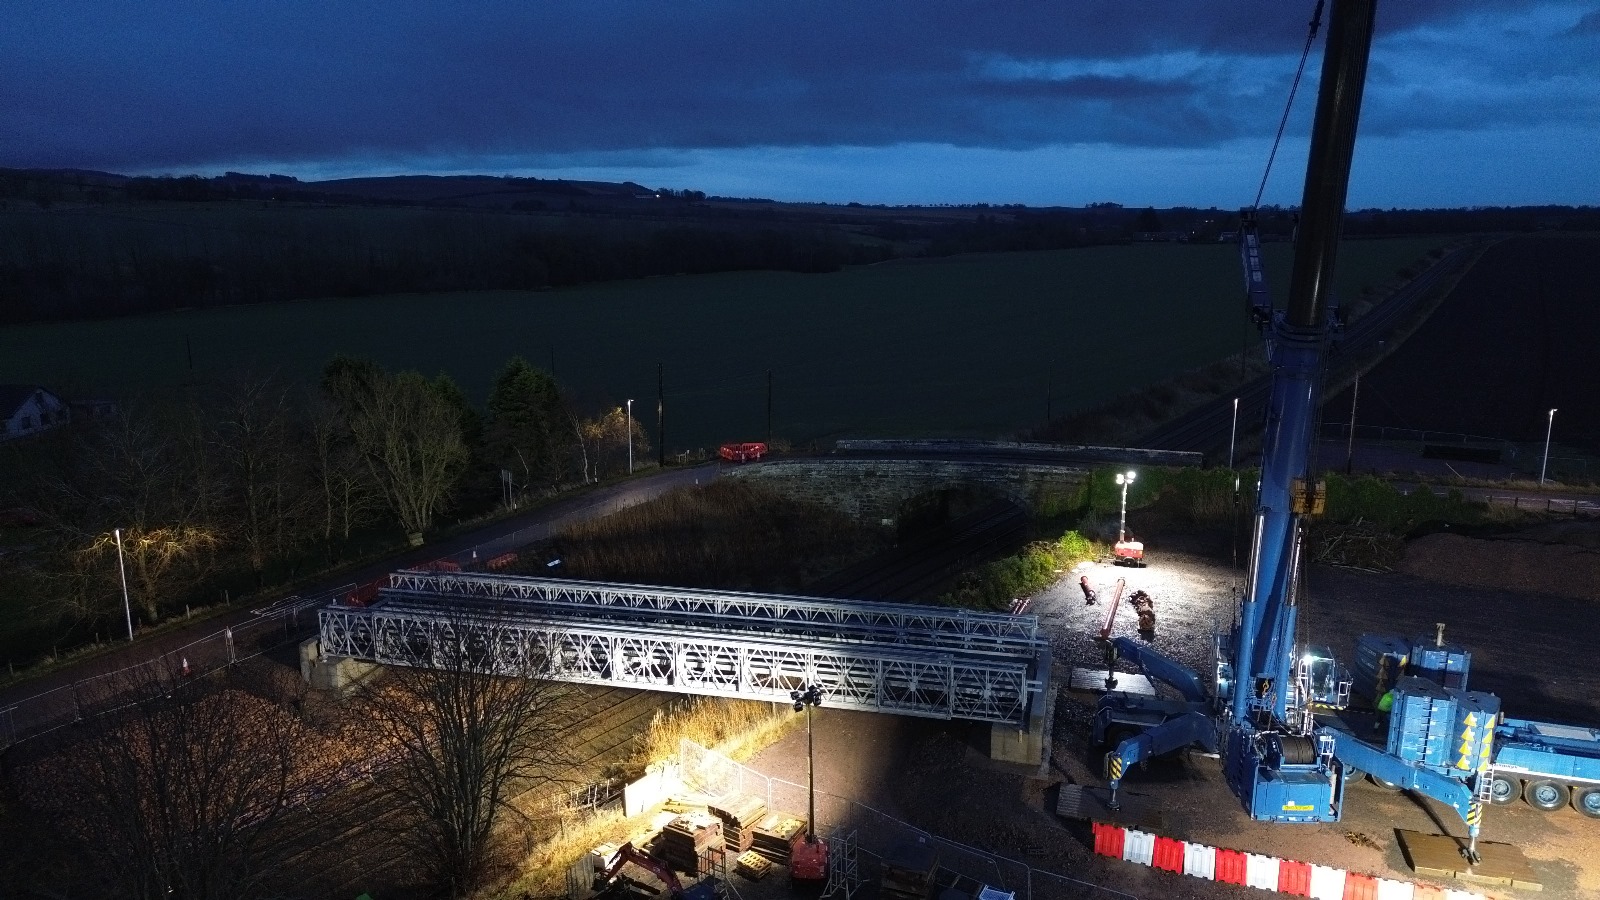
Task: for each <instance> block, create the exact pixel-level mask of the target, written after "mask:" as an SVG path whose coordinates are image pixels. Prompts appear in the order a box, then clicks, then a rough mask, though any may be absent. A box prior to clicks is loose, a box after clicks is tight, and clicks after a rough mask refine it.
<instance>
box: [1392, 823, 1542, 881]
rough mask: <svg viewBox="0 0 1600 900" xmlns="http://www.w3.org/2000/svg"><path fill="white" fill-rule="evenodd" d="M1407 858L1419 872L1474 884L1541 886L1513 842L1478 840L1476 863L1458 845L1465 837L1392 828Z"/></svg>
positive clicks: (1461, 843)
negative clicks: (1471, 862)
mask: <svg viewBox="0 0 1600 900" xmlns="http://www.w3.org/2000/svg"><path fill="white" fill-rule="evenodd" d="M1394 833H1395V837H1397V838H1399V839H1400V850H1401V852H1403V853H1404V854H1405V857H1406V862H1408V863H1410V864H1411V868H1412V869H1414V870H1415V871H1416V873H1417V874H1418V875H1434V876H1438V877H1442V878H1457V879H1460V880H1461V881H1469V882H1474V883H1477V884H1493V885H1499V886H1501V887H1509V888H1516V889H1519V890H1524V891H1539V890H1543V889H1544V885H1543V884H1541V883H1540V881H1539V876H1538V875H1537V874H1535V873H1534V871H1533V866H1531V865H1529V864H1528V858H1527V857H1526V856H1523V855H1522V850H1521V849H1520V848H1518V847H1517V846H1515V845H1513V844H1502V843H1499V842H1496V841H1478V863H1477V865H1468V864H1467V859H1466V857H1464V856H1462V855H1461V848H1462V847H1463V846H1465V844H1466V838H1457V837H1451V836H1449V835H1445V834H1423V833H1422V832H1420V831H1407V830H1405V829H1404V828H1396V829H1395V830H1394Z"/></svg>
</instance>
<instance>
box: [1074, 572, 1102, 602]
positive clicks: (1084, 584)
mask: <svg viewBox="0 0 1600 900" xmlns="http://www.w3.org/2000/svg"><path fill="white" fill-rule="evenodd" d="M1078 587H1081V588H1083V605H1084V606H1093V605H1094V602H1095V601H1096V600H1098V599H1100V598H1099V597H1096V596H1095V594H1094V588H1092V587H1089V576H1087V575H1085V576H1083V577H1081V578H1079V579H1078Z"/></svg>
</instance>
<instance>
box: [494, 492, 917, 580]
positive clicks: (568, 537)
mask: <svg viewBox="0 0 1600 900" xmlns="http://www.w3.org/2000/svg"><path fill="white" fill-rule="evenodd" d="M890 538H891V535H889V534H888V533H887V532H886V530H885V529H880V528H874V527H870V526H865V525H860V524H857V523H856V522H854V521H852V520H851V519H850V518H849V517H848V516H846V515H844V514H843V513H840V512H838V511H836V510H832V509H829V508H827V507H823V506H818V505H816V504H811V503H802V502H799V501H795V500H790V499H786V498H784V497H781V496H779V495H778V494H775V493H773V492H772V491H770V490H767V489H765V488H762V487H760V486H758V485H755V484H752V483H750V482H749V481H746V480H744V479H718V480H716V481H713V482H711V483H709V484H706V485H702V486H699V487H694V488H681V489H679V490H675V491H672V492H670V493H668V494H666V495H665V496H662V497H658V498H656V499H654V500H651V501H649V502H647V503H641V504H639V505H638V506H634V507H630V508H628V509H626V510H623V511H621V512H618V513H614V514H612V515H609V516H606V517H604V518H600V519H595V520H593V521H589V522H585V523H582V524H579V525H574V526H571V527H569V528H567V529H565V530H564V531H562V533H561V535H560V536H559V537H558V538H557V539H556V540H555V541H554V542H553V543H552V545H551V546H550V547H548V548H546V549H545V550H544V552H542V553H535V554H525V555H524V559H525V560H526V561H525V562H523V563H522V566H523V570H524V571H525V572H527V573H528V574H541V573H542V572H543V571H544V569H545V565H544V561H545V560H547V559H560V560H561V569H562V574H563V575H564V576H566V577H571V578H582V579H588V580H593V581H621V582H644V583H648V584H664V585H680V586H683V587H700V588H719V589H725V590H755V591H766V592H776V593H793V592H798V591H801V590H802V589H803V588H804V587H805V585H807V584H808V583H810V582H812V581H815V580H816V579H818V578H820V577H822V576H824V575H827V574H829V573H831V572H834V571H837V570H838V569H841V568H844V567H845V566H846V565H849V564H850V563H852V562H855V561H857V560H859V559H862V558H864V557H867V556H870V555H872V554H873V553H875V552H877V551H879V550H882V549H885V548H886V547H887V546H888V544H889V540H890Z"/></svg>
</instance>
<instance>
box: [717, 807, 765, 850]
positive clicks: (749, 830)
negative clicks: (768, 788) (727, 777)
mask: <svg viewBox="0 0 1600 900" xmlns="http://www.w3.org/2000/svg"><path fill="white" fill-rule="evenodd" d="M706 809H707V811H709V812H710V813H711V814H712V815H713V816H716V817H717V818H718V819H721V820H722V840H723V844H724V845H725V846H726V847H727V848H728V852H730V853H743V852H745V851H746V850H749V849H750V848H751V846H752V845H754V843H755V839H756V833H755V826H756V825H757V824H758V823H759V822H760V821H761V819H762V818H763V817H764V816H766V814H767V802H766V801H765V800H763V799H761V798H760V797H751V796H736V797H732V798H730V799H728V800H724V801H719V802H717V803H708V804H706Z"/></svg>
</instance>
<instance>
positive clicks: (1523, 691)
mask: <svg viewBox="0 0 1600 900" xmlns="http://www.w3.org/2000/svg"><path fill="white" fill-rule="evenodd" d="M1426 552H1428V551H1427V549H1426V548H1420V549H1419V553H1426ZM1088 572H1089V574H1090V578H1091V582H1092V583H1094V584H1096V585H1097V586H1100V587H1102V588H1104V587H1106V586H1109V585H1110V584H1111V583H1112V582H1114V581H1115V579H1116V578H1117V577H1118V576H1126V577H1127V579H1128V584H1129V590H1133V589H1134V588H1143V589H1144V590H1146V591H1148V592H1149V593H1150V594H1152V595H1153V596H1154V597H1155V599H1156V609H1157V613H1158V616H1159V624H1158V631H1157V635H1156V638H1155V644H1156V646H1157V647H1158V648H1160V649H1161V650H1163V651H1164V652H1167V653H1170V654H1173V655H1175V656H1177V657H1178V658H1180V659H1183V660H1185V661H1186V662H1188V663H1189V664H1190V665H1193V666H1195V667H1196V668H1197V669H1198V670H1200V671H1205V670H1206V668H1207V667H1208V666H1209V662H1208V654H1209V644H1210V638H1209V635H1210V633H1211V628H1212V624H1213V622H1226V621H1228V620H1229V619H1230V618H1231V610H1232V606H1233V602H1234V601H1233V595H1234V591H1233V589H1234V585H1235V584H1236V581H1237V579H1236V577H1235V574H1234V571H1233V569H1232V568H1231V566H1229V565H1228V564H1227V563H1225V562H1224V563H1220V564H1219V563H1218V562H1216V561H1214V560H1213V559H1211V558H1208V557H1204V556H1198V555H1190V554H1183V553H1176V552H1172V551H1167V552H1162V553H1157V554H1154V556H1153V559H1152V563H1151V565H1150V566H1149V567H1148V568H1146V569H1142V570H1125V569H1113V568H1111V567H1101V566H1096V567H1092V568H1090V569H1089V570H1088ZM1104 593H1106V592H1105V591H1104V590H1102V594H1104ZM1309 593H1310V596H1309V599H1308V604H1307V607H1306V611H1305V615H1304V617H1303V621H1304V623H1305V625H1306V627H1307V629H1308V630H1309V633H1310V635H1311V636H1312V637H1313V638H1314V639H1316V640H1319V641H1321V642H1326V643H1329V644H1331V645H1332V646H1333V648H1334V651H1335V652H1336V653H1339V654H1341V655H1343V656H1344V658H1346V659H1348V658H1349V654H1350V651H1351V646H1352V645H1353V642H1354V639H1355V637H1356V635H1358V634H1359V633H1361V632H1363V631H1377V630H1385V631H1388V630H1395V631H1399V632H1401V633H1403V634H1408V635H1409V634H1415V633H1424V632H1426V633H1432V630H1433V625H1434V623H1435V622H1445V623H1447V624H1448V626H1449V632H1448V633H1449V635H1450V636H1451V637H1453V638H1454V639H1456V640H1457V641H1459V642H1461V643H1463V644H1466V645H1467V646H1469V647H1470V648H1471V649H1472V650H1473V670H1472V687H1473V688H1474V689H1477V690H1488V691H1493V692H1495V693H1497V694H1499V695H1500V697H1501V698H1502V701H1503V702H1504V704H1505V708H1506V710H1507V711H1508V712H1509V713H1510V714H1511V715H1513V716H1517V717H1528V718H1546V719H1549V720H1552V721H1571V722H1594V721H1600V674H1597V673H1596V672H1594V671H1592V662H1593V660H1594V651H1593V644H1592V639H1591V635H1590V628H1589V627H1588V625H1587V623H1588V622H1589V621H1590V616H1591V615H1592V607H1591V606H1590V604H1589V603H1587V602H1585V601H1581V600H1575V599H1566V598H1562V597H1559V596H1554V595H1551V594H1540V593H1530V592H1520V591H1513V590H1506V589H1501V588H1494V587H1462V586H1456V585H1447V584H1442V583H1439V582H1435V581H1429V580H1425V579H1422V578H1418V577H1415V576H1412V575H1404V574H1389V575H1374V574H1367V573H1363V572H1355V571H1349V570H1336V569H1326V568H1323V569H1316V570H1313V572H1312V573H1311V576H1310V592H1309ZM1034 602H1035V606H1034V610H1035V611H1037V612H1038V614H1039V615H1040V616H1041V618H1042V620H1043V623H1044V625H1045V627H1046V628H1047V630H1048V631H1049V633H1050V634H1051V635H1052V639H1053V641H1054V644H1055V647H1056V652H1057V656H1056V664H1057V667H1058V671H1057V677H1058V678H1064V676H1065V674H1066V671H1067V669H1068V668H1069V667H1070V666H1072V665H1074V664H1080V665H1081V664H1090V665H1094V664H1097V663H1098V661H1099V658H1100V657H1099V654H1098V651H1097V650H1096V649H1095V648H1094V644H1093V640H1092V638H1091V634H1092V632H1093V631H1095V630H1097V629H1098V627H1099V624H1100V620H1101V618H1102V617H1103V615H1104V613H1103V610H1104V607H1103V606H1096V607H1088V608H1085V606H1084V603H1083V599H1082V594H1081V593H1080V592H1079V590H1078V587H1077V585H1076V578H1070V579H1066V580H1064V581H1063V582H1062V583H1061V584H1060V585H1058V586H1057V587H1056V588H1054V589H1052V590H1050V591H1048V592H1046V593H1045V594H1043V595H1041V596H1040V597H1038V598H1036V599H1035V601H1034ZM1118 623H1119V624H1118V633H1122V634H1132V633H1133V631H1134V620H1133V617H1132V615H1131V612H1130V611H1128V610H1126V609H1124V610H1123V611H1122V612H1121V613H1120V614H1119V616H1118ZM1091 702H1092V701H1090V700H1089V699H1087V698H1083V697H1080V696H1078V695H1074V694H1069V693H1065V692H1063V693H1062V694H1061V695H1060V700H1059V702H1058V704H1057V706H1056V719H1055V726H1054V733H1053V738H1054V740H1053V746H1052V749H1053V761H1052V766H1051V771H1050V777H1049V778H1047V779H1039V778H1034V777H1028V776H1026V775H1024V774H1020V773H1019V772H1018V771H1016V770H1015V769H1011V768H1008V767H1005V766H1000V765H997V764H994V763H991V762H990V761H989V760H988V759H987V758H986V756H985V753H984V749H985V748H986V746H987V735H986V733H984V732H983V729H980V728H975V727H968V726H962V725H952V724H947V723H938V722H929V721H920V720H903V719H895V718H893V717H889V716H874V715H871V714H866V713H849V712H843V711H829V712H828V713H827V714H826V718H824V719H820V720H819V723H818V733H817V741H818V745H817V746H818V759H819V760H820V762H819V769H818V776H817V777H818V786H819V788H820V789H822V790H826V791H829V792H831V793H838V794H844V795H847V796H852V797H855V798H857V799H858V800H860V801H861V802H864V803H868V804H871V805H873V806H875V807H877V808H879V809H883V810H885V811H886V812H890V813H892V814H894V815H898V816H900V817H901V818H904V819H906V820H908V821H909V822H911V823H912V824H914V825H917V826H919V827H922V828H925V829H927V830H929V831H932V832H934V833H936V834H940V835H942V836H945V837H948V838H951V839H954V840H959V841H962V842H965V843H968V844H972V845H975V846H979V847H985V848H989V849H991V850H993V851H995V852H998V853H1004V854H1006V855H1009V856H1011V857H1013V858H1019V857H1020V856H1021V855H1022V854H1023V852H1024V850H1023V848H1029V847H1031V848H1033V849H1034V850H1035V851H1036V852H1035V853H1034V854H1032V855H1030V856H1029V860H1028V861H1029V862H1030V863H1031V864H1032V865H1034V866H1035V867H1038V868H1042V869H1050V870H1053V871H1056V872H1064V873H1069V874H1072V875H1075V876H1076V877H1078V878H1083V879H1086V880H1090V881H1094V882H1097V883H1099V884H1102V885H1105V886H1107V887H1111V888H1114V889H1117V890H1121V891H1124V892H1126V893H1130V894H1133V895H1135V896H1138V897H1146V898H1153V897H1175V898H1183V897H1194V898H1211V897H1246V896H1249V897H1260V896H1262V894H1260V892H1258V891H1254V890H1248V889H1244V888H1235V887H1231V886H1226V885H1216V884H1211V883H1206V882H1200V881H1197V880H1195V879H1190V878H1184V877H1181V876H1176V875H1170V874H1167V873H1164V872H1159V871H1153V870H1148V869H1144V868H1142V867H1139V866H1136V865H1132V864H1128V863H1122V862H1113V861H1108V860H1103V859H1098V858H1096V857H1094V856H1093V855H1092V854H1091V853H1090V850H1089V837H1088V829H1087V828H1086V827H1085V826H1082V825H1079V824H1075V823H1067V822H1064V821H1061V820H1059V819H1057V818H1056V817H1055V816H1054V814H1053V812H1049V810H1053V809H1054V803H1055V794H1056V790H1055V785H1056V784H1057V783H1059V782H1061V781H1063V780H1067V781H1071V782H1076V783H1085V784H1093V785H1098V784H1101V783H1102V782H1101V780H1100V779H1099V778H1098V774H1097V770H1098V762H1097V761H1096V762H1093V763H1091V761H1090V760H1089V759H1088V748H1087V746H1086V745H1087V730H1088V713H1089V711H1090V709H1091V706H1090V703H1091ZM753 765H754V766H755V767H756V768H757V769H759V770H761V771H764V772H767V773H769V774H774V775H779V776H781V777H784V778H788V779H790V780H794V781H799V782H803V781H804V779H805V745H804V735H803V733H801V734H796V735H792V736H791V737H789V738H788V739H786V740H785V741H783V742H781V743H780V744H777V745H775V746H774V747H772V748H769V749H768V750H767V751H766V752H765V753H763V754H762V755H761V756H760V757H758V758H757V759H756V760H755V761H754V763H753ZM1126 784H1127V787H1126V789H1127V790H1129V791H1131V792H1136V793H1139V794H1144V795H1147V796H1149V797H1150V798H1152V799H1154V800H1156V801H1158V802H1159V803H1160V805H1161V810H1162V812H1161V815H1162V820H1163V821H1162V825H1161V826H1160V827H1159V828H1157V829H1155V830H1156V831H1157V832H1158V833H1161V834H1165V835H1168V836H1172V837H1178V838H1183V839H1189V840H1196V841H1202V842H1206V843H1211V844H1214V845H1219V846H1224V847H1230V848H1234V849H1241V850H1247V851H1252V852H1258V853H1270V854H1272V855H1276V856H1280V857H1285V858H1292V859H1300V860H1304V861H1308V862H1315V863H1321V864H1324V865H1335V866H1341V867H1344V868H1347V869H1350V870H1352V871H1360V872H1368V873H1372V874H1376V875H1383V876H1386V877H1391V878H1403V879H1416V878H1417V876H1415V875H1414V874H1413V873H1412V872H1410V870H1409V869H1408V867H1407V866H1406V864H1405V861H1404V859H1403V858H1402V855H1401V853H1400V850H1399V848H1398V845H1397V844H1396V841H1395V838H1394V832H1393V830H1394V829H1395V828H1407V829H1412V830H1417V831H1423V832H1433V833H1437V832H1440V831H1441V830H1442V831H1445V832H1448V833H1452V834H1458V835H1459V834H1465V828H1464V826H1463V825H1462V824H1461V823H1460V821H1459V820H1458V819H1457V818H1456V816H1455V814H1454V812H1453V811H1451V810H1449V809H1448V808H1444V807H1441V806H1439V805H1437V804H1434V803H1432V802H1431V801H1426V800H1421V799H1417V798H1413V797H1412V796H1411V795H1409V794H1401V793H1391V792H1388V791H1384V790H1382V789H1380V788H1378V787H1376V786H1374V785H1371V784H1369V783H1361V784H1358V785H1355V786H1354V787H1353V788H1352V790H1351V793H1350V796H1349V798H1348V800H1347V803H1346V809H1347V812H1346V816H1345V819H1344V821H1342V822H1340V823H1337V824H1333V825H1325V826H1291V825H1271V824H1264V823H1257V822H1253V821H1251V820H1250V819H1249V818H1248V817H1247V816H1246V815H1245V813H1244V811H1243V810H1242V808H1241V807H1240V805H1239V803H1238V801H1236V800H1235V799H1234V798H1233V797H1232V795H1231V794H1230V793H1229V791H1228V789H1227V787H1226V785H1225V783H1224V782H1223V780H1222V777H1221V772H1220V769H1219V767H1218V765H1217V763H1216V761H1214V760H1210V759H1206V758H1204V757H1200V756H1193V757H1190V758H1188V759H1180V760H1173V761H1161V762H1157V763H1155V764H1152V765H1151V766H1150V767H1149V768H1148V769H1147V770H1145V771H1140V772H1136V773H1135V774H1134V775H1133V776H1132V777H1131V778H1130V779H1129V780H1128V782H1126ZM1483 838H1484V839H1485V840H1490V841H1504V842H1511V843H1515V844H1517V845H1518V846H1520V847H1521V848H1522V850H1523V851H1524V853H1525V854H1526V855H1527V857H1528V858H1529V860H1530V861H1531V862H1532V863H1533V865H1534V867H1535V869H1536V871H1537V873H1538V874H1539V876H1540V877H1541V878H1542V879H1543V881H1544V885H1545V890H1544V892H1543V893H1542V894H1540V895H1538V896H1543V897H1550V898H1563V900H1564V898H1574V900H1576V898H1580V897H1594V896H1600V853H1596V852H1595V851H1596V850H1597V849H1600V822H1594V821H1591V820H1588V819H1584V818H1582V817H1580V816H1579V815H1578V814H1577V813H1575V812H1573V811H1572V810H1570V809H1564V810H1562V811H1560V812H1556V813H1550V814H1545V813H1539V812H1536V811H1534V810H1533V809H1532V808H1531V807H1528V806H1526V805H1524V804H1521V803H1517V804H1514V805H1512V806H1508V807H1493V808H1491V809H1490V810H1489V811H1488V812H1487V813H1486V815H1485V821H1484V829H1483ZM1456 886H1458V887H1465V888H1469V889H1478V890H1485V891H1488V889H1486V888H1483V887H1481V886H1472V885H1456ZM1053 890H1058V891H1061V892H1062V893H1054V892H1052V891H1053ZM1035 893H1036V894H1037V895H1038V896H1041V897H1045V896H1060V895H1070V896H1077V895H1075V894H1072V893H1071V892H1070V891H1066V890H1065V889H1064V888H1060V887H1059V886H1057V887H1056V888H1054V889H1052V888H1050V887H1046V886H1043V883H1042V882H1037V881H1036V883H1035ZM1495 895H1496V896H1519V895H1518V894H1513V893H1510V892H1504V891H1501V892H1497V893H1495ZM1527 896H1533V895H1532V894H1528V895H1527Z"/></svg>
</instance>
